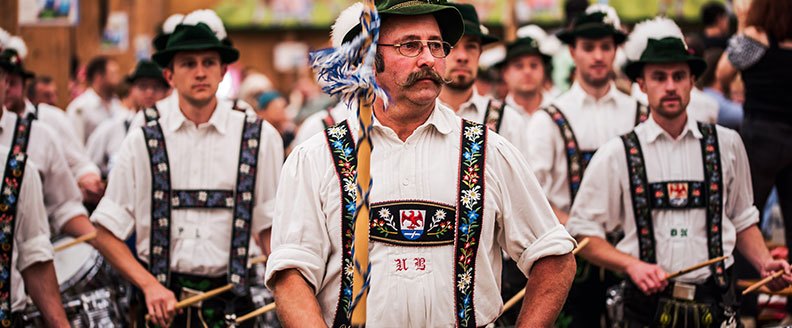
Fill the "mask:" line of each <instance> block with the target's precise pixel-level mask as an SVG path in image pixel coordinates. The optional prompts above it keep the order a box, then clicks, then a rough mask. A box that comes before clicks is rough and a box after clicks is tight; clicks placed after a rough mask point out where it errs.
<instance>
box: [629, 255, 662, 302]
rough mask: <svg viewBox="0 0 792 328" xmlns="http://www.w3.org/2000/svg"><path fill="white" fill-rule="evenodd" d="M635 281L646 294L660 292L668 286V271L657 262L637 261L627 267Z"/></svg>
mask: <svg viewBox="0 0 792 328" xmlns="http://www.w3.org/2000/svg"><path fill="white" fill-rule="evenodd" d="M626 271H627V274H629V275H630V279H632V281H633V283H635V285H636V286H638V288H639V289H641V291H642V292H643V293H644V294H646V295H652V294H654V293H658V292H660V291H662V290H663V289H665V288H666V286H668V280H666V278H665V277H666V272H665V271H664V270H663V269H662V268H660V266H658V265H656V264H649V263H646V262H643V261H635V262H633V263H632V264H630V265H629V266H627V268H626Z"/></svg>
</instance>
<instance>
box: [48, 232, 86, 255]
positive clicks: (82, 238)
mask: <svg viewBox="0 0 792 328" xmlns="http://www.w3.org/2000/svg"><path fill="white" fill-rule="evenodd" d="M94 238H96V232H91V233H88V234H84V235H82V236H80V237H78V238H77V239H75V240H72V241H70V242H68V243H66V244H63V245H60V246H58V247H55V251H56V252H57V251H62V250H64V249H67V248H69V247H72V246H74V245H77V244H79V243H84V242H86V241H89V240H91V239H94Z"/></svg>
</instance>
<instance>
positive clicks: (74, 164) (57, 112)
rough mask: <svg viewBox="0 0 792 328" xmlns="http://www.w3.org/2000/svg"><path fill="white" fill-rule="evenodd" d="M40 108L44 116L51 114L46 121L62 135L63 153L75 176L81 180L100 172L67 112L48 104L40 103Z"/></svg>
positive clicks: (59, 135)
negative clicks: (76, 132) (84, 176)
mask: <svg viewBox="0 0 792 328" xmlns="http://www.w3.org/2000/svg"><path fill="white" fill-rule="evenodd" d="M39 109H40V111H41V115H42V116H43V115H47V116H49V117H47V120H46V122H45V123H47V124H48V125H49V126H51V127H52V129H53V131H54V132H56V133H57V135H58V137H60V140H61V144H62V145H63V148H62V149H63V155H64V156H65V157H66V162H67V163H68V164H69V168H70V169H71V171H72V175H73V176H74V178H75V179H78V180H79V179H80V177H82V176H83V175H85V174H88V173H95V174H99V168H98V167H97V166H96V165H94V164H93V163H92V162H91V160H90V159H89V158H88V154H87V153H86V151H85V147H83V144H82V142H81V141H80V139H78V137H77V135H76V134H75V132H74V130H73V127H72V126H71V125H70V124H69V122H68V121H69V120H68V118H67V117H66V114H64V113H63V111H62V110H61V109H60V108H57V107H52V106H49V105H46V104H40V105H39ZM44 111H46V113H45V112H44ZM42 120H44V117H42Z"/></svg>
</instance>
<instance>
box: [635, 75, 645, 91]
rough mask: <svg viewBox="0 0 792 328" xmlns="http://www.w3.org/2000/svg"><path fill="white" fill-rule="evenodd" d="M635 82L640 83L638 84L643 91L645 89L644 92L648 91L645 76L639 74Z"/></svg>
mask: <svg viewBox="0 0 792 328" xmlns="http://www.w3.org/2000/svg"><path fill="white" fill-rule="evenodd" d="M635 82H636V83H638V86H639V87H640V88H641V91H643V93H646V81H645V80H644V78H643V77H641V76H639V77H637V78H635Z"/></svg>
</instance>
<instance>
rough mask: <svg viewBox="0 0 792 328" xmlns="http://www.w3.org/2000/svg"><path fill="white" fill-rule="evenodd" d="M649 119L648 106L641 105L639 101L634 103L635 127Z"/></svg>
mask: <svg viewBox="0 0 792 328" xmlns="http://www.w3.org/2000/svg"><path fill="white" fill-rule="evenodd" d="M648 119H649V106H646V105H644V104H642V103H641V102H640V101H637V100H636V101H635V125H634V126H638V124H641V123H643V122H645V121H646V120H648Z"/></svg>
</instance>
